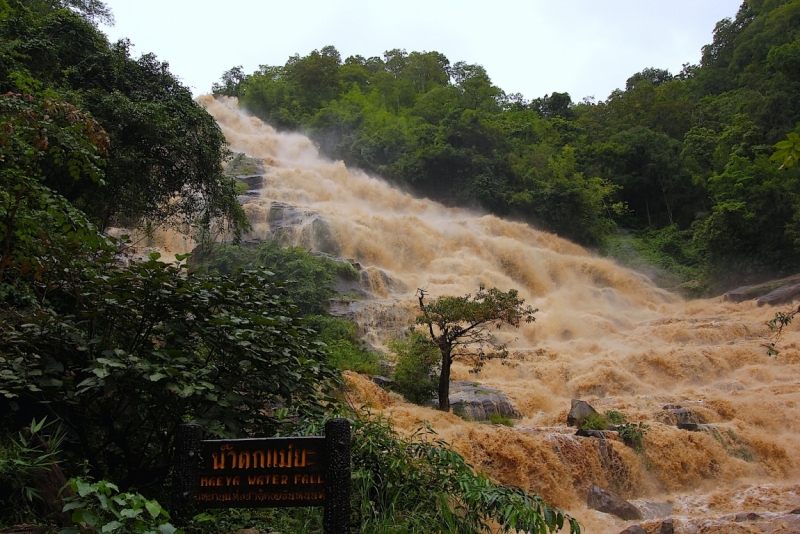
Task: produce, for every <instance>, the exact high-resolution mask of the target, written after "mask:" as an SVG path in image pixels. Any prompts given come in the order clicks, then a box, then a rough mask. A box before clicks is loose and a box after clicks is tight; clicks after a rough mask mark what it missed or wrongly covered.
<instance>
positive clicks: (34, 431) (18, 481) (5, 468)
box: [0, 418, 64, 523]
mask: <svg viewBox="0 0 800 534" xmlns="http://www.w3.org/2000/svg"><path fill="white" fill-rule="evenodd" d="M45 421H46V418H44V419H42V420H40V421H39V422H37V421H36V419H34V420H33V421H32V422H31V424H30V426H29V427H27V428H26V429H24V430H23V431H21V432H19V433H18V434H17V435H16V436H12V435H9V434H7V433H6V432H3V433H2V434H1V435H0V488H2V489H0V505H2V506H0V509H2V510H3V512H2V514H0V521H2V522H4V523H5V522H10V523H13V522H25V521H26V520H30V517H29V516H30V515H35V511H33V510H32V509H31V505H32V504H34V501H39V500H41V495H40V494H39V491H38V490H37V489H36V487H35V485H34V484H33V481H34V480H35V479H36V477H38V476H39V475H40V472H41V470H43V469H48V468H50V467H51V466H52V465H53V464H55V463H56V455H57V454H58V451H59V448H60V446H61V441H62V440H63V438H64V433H63V432H62V431H61V429H60V428H59V427H58V426H56V425H54V424H53V423H52V422H51V423H49V424H45Z"/></svg>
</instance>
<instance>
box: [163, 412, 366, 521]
mask: <svg viewBox="0 0 800 534" xmlns="http://www.w3.org/2000/svg"><path fill="white" fill-rule="evenodd" d="M201 438H202V430H201V428H200V426H199V425H196V424H185V425H180V426H179V427H178V432H177V435H176V446H175V470H174V477H173V503H172V506H173V510H174V514H175V516H176V519H178V520H182V519H186V518H188V517H190V516H191V515H192V514H191V512H192V510H194V509H204V508H273V507H287V506H324V507H325V515H324V519H323V525H324V531H325V533H326V534H345V533H349V531H350V530H349V529H350V526H349V523H350V422H349V421H348V420H347V419H331V420H329V421H328V422H326V423H325V437H319V436H312V437H288V438H249V439H228V440H205V441H203V440H202V439H201Z"/></svg>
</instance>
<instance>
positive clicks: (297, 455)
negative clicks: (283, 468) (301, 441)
mask: <svg viewBox="0 0 800 534" xmlns="http://www.w3.org/2000/svg"><path fill="white" fill-rule="evenodd" d="M294 466H295V467H305V466H306V450H305V449H295V451H294Z"/></svg>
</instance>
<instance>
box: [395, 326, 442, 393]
mask: <svg viewBox="0 0 800 534" xmlns="http://www.w3.org/2000/svg"><path fill="white" fill-rule="evenodd" d="M389 350H391V351H392V352H393V353H394V354H395V356H396V358H397V363H396V365H395V368H394V376H393V379H394V386H393V387H394V389H395V390H396V391H397V392H398V393H400V394H401V395H403V396H404V397H405V398H406V399H408V400H409V401H411V402H413V403H416V404H425V403H427V402H428V401H429V400H431V398H433V394H434V392H435V391H436V388H437V387H438V383H439V382H438V378H437V377H436V373H437V370H438V366H439V364H440V362H441V354H440V353H439V349H437V348H436V346H435V345H433V343H431V341H430V339H428V337H427V336H425V335H424V334H421V333H418V332H415V333H412V334H411V335H410V336H409V337H407V338H405V339H398V340H395V341H392V342H390V343H389Z"/></svg>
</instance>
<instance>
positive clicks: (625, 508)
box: [586, 486, 644, 520]
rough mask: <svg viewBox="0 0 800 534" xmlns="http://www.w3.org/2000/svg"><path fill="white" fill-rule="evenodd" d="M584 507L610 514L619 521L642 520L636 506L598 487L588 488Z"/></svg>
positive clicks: (642, 516)
mask: <svg viewBox="0 0 800 534" xmlns="http://www.w3.org/2000/svg"><path fill="white" fill-rule="evenodd" d="M586 505H587V506H588V507H589V508H592V509H593V510H598V511H600V512H604V513H606V514H612V515H615V516H617V517H619V518H620V519H628V520H631V519H644V515H643V514H642V512H641V510H639V509H638V508H636V506H634V505H633V504H631V503H629V502H628V501H626V500H625V499H623V498H622V497H619V496H617V495H615V494H613V493H611V492H610V491H607V490H604V489H603V488H601V487H600V486H592V487H591V488H589V496H588V497H587V499H586Z"/></svg>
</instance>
